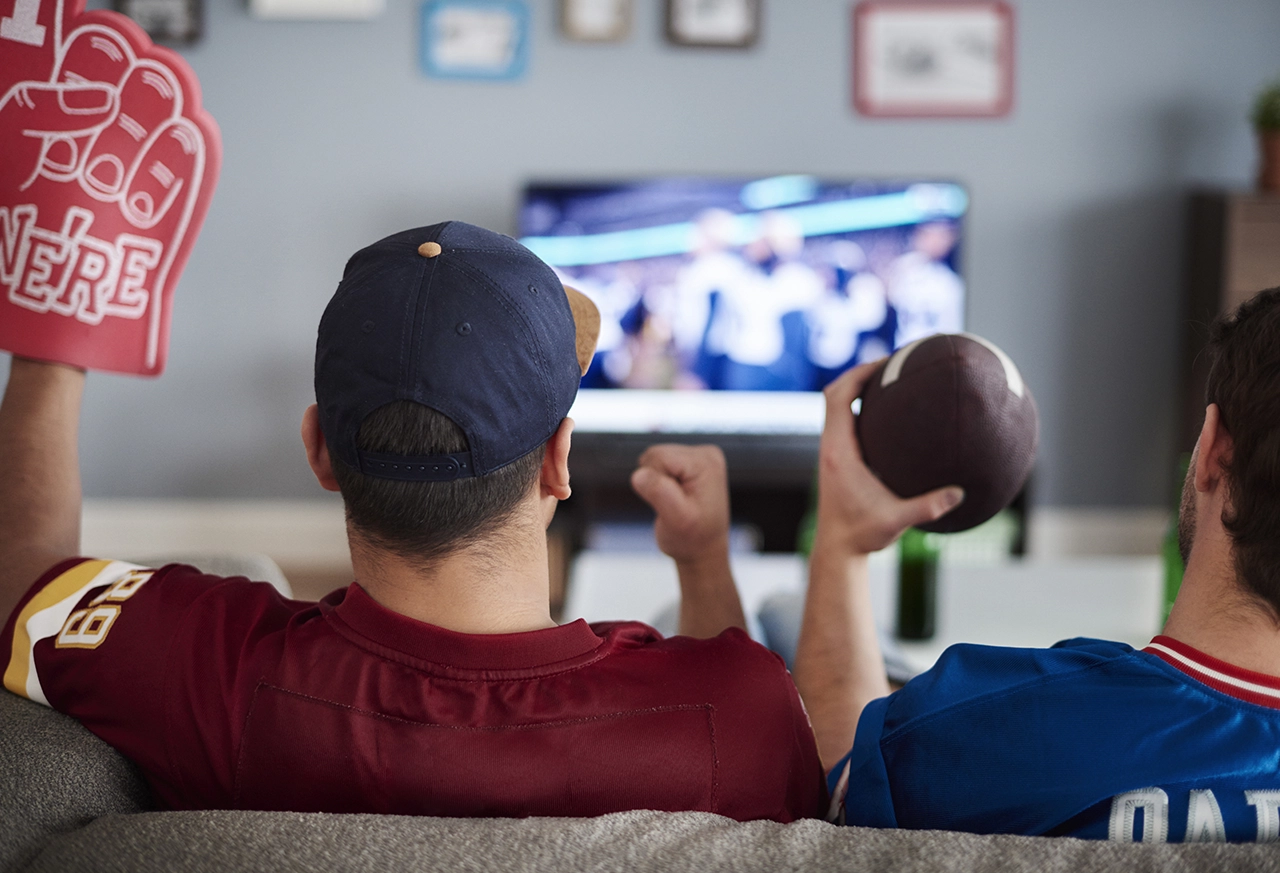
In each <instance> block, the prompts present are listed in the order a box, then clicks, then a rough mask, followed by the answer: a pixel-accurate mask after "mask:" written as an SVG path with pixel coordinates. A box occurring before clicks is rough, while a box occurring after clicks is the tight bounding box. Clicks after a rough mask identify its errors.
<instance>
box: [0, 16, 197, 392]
mask: <svg viewBox="0 0 1280 873" xmlns="http://www.w3.org/2000/svg"><path fill="white" fill-rule="evenodd" d="M6 7H7V8H6ZM4 13H7V14H4ZM0 70H3V73H2V74H0V86H2V87H3V88H4V91H3V95H2V96H0V154H3V155H4V158H3V161H2V162H0V255H2V257H0V348H3V349H7V350H9V351H11V352H14V353H15V354H20V355H24V356H27V357H32V358H38V359H43V360H53V361H61V362H64V363H69V364H74V365H76V366H79V367H87V368H93V369H103V370H114V371H119V372H128V373H140V374H148V375H155V374H158V373H159V372H160V370H161V369H162V368H163V366H164V360H165V356H166V352H167V346H168V332H169V319H170V313H171V305H170V304H171V300H172V295H173V289H174V287H175V286H176V284H177V280H178V276H179V274H180V272H181V269H182V266H183V265H184V263H185V262H186V259H187V255H188V254H189V252H190V250H191V246H192V244H193V243H194V241H195V237H196V233H197V231H198V230H199V227H200V224H201V222H202V221H203V219H204V214H205V212H206V211H207V209H208V205H209V200H210V197H211V196H212V193H213V186H214V182H215V181H216V178H217V170H218V164H219V157H220V148H219V139H218V131H217V127H216V126H215V124H214V123H213V120H212V119H211V118H210V117H209V116H208V114H207V113H205V112H204V111H203V110H202V109H201V107H200V99H199V86H198V84H197V83H196V80H195V77H194V75H193V74H192V73H191V71H190V69H189V68H188V67H187V65H186V63H185V61H183V60H182V59H181V58H180V57H179V56H178V55H176V54H174V53H173V52H170V51H168V50H166V49H160V48H156V47H155V46H153V45H151V42H150V40H149V39H147V37H146V35H145V34H144V33H143V32H142V31H141V30H140V29H139V28H138V27H137V26H136V25H134V24H133V23H132V22H131V21H129V20H128V19H127V18H125V17H124V16H121V15H117V14H115V13H112V12H105V11H95V12H88V13H85V12H83V0H71V2H68V0H0Z"/></svg>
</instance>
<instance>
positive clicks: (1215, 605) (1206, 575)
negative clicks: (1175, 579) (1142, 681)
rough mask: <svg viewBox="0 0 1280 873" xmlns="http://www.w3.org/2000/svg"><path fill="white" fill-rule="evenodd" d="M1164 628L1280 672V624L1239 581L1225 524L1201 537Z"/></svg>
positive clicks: (1240, 662)
mask: <svg viewBox="0 0 1280 873" xmlns="http://www.w3.org/2000/svg"><path fill="white" fill-rule="evenodd" d="M1163 633H1164V635H1165V636H1168V637H1172V638H1173V639H1175V640H1178V641H1179V642H1182V643H1186V644H1187V645H1188V646H1191V647H1192V648H1194V649H1197V650H1199V651H1201V652H1204V653H1205V654H1206V655H1209V656H1210V657H1213V658H1217V659H1218V660H1220V661H1226V662H1227V663H1228V664H1231V665H1233V666H1236V667H1241V668H1243V669H1245V670H1252V671H1253V672H1255V673H1263V674H1266V675H1268V676H1277V677H1280V629H1277V627H1276V624H1275V621H1274V619H1273V618H1272V615H1271V613H1270V611H1269V610H1268V609H1267V608H1266V607H1265V606H1264V605H1263V604H1262V603H1261V602H1260V601H1259V600H1258V599H1257V598H1256V597H1254V596H1253V595H1252V594H1250V593H1249V592H1247V591H1246V590H1245V589H1244V588H1243V587H1241V585H1240V583H1239V582H1238V581H1237V579H1236V572H1235V564H1234V560H1233V556H1232V552H1231V547H1230V542H1229V539H1228V538H1227V537H1226V534H1225V532H1223V531H1221V530H1220V529H1219V530H1218V531H1214V532H1212V533H1210V534H1209V535H1207V536H1203V537H1199V536H1198V537H1197V539H1196V544H1195V548H1193V549H1192V552H1191V557H1190V559H1189V560H1188V561H1187V568H1186V572H1185V573H1184V574H1183V577H1182V587H1181V588H1180V589H1179V591H1178V599H1177V602H1175V603H1174V606H1173V610H1172V611H1171V612H1170V613H1169V621H1168V622H1167V623H1166V624H1165V626H1164V631H1163Z"/></svg>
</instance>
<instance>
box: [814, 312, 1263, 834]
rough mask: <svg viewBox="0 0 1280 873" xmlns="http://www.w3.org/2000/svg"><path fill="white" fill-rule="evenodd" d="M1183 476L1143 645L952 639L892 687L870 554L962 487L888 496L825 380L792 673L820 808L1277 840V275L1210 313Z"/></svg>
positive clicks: (958, 825)
mask: <svg viewBox="0 0 1280 873" xmlns="http://www.w3.org/2000/svg"><path fill="white" fill-rule="evenodd" d="M1208 354H1209V355H1210V359H1211V362H1212V364H1211V370H1210V375H1209V379H1208V386H1207V392H1206V394H1207V409H1206V411H1205V417H1204V425H1203V427H1202V429H1201V431H1200V437H1199V440H1198V442H1197V444H1196V451H1195V454H1194V455H1193V459H1192V464H1191V470H1190V472H1189V474H1188V476H1187V480H1186V484H1185V487H1184V490H1183V498H1182V506H1181V511H1180V515H1179V533H1180V541H1181V546H1182V551H1183V557H1184V560H1185V562H1186V574H1185V576H1184V579H1183V583H1182V589H1181V591H1180V593H1179V595H1178V599H1177V602H1176V603H1175V604H1174V607H1173V611H1172V614H1171V615H1170V617H1169V621H1168V623H1167V624H1166V625H1165V627H1164V631H1163V633H1162V634H1161V635H1160V636H1157V637H1156V638H1155V639H1154V640H1152V641H1151V643H1150V644H1149V645H1148V646H1147V647H1146V648H1144V649H1142V650H1140V651H1139V650H1134V649H1132V648H1130V647H1129V646H1127V645H1124V644H1122V643H1113V642H1103V641H1099V640H1085V639H1075V640H1067V641H1065V642H1062V643H1059V644H1058V645H1056V646H1054V647H1053V648H1050V649H1010V648H996V647H990V646H975V645H959V646H953V647H951V648H950V649H948V650H947V651H946V653H944V654H943V656H942V657H941V659H939V661H938V663H937V664H936V665H935V666H934V668H933V669H932V670H930V671H929V672H927V673H925V674H923V675H922V676H920V677H918V678H916V679H914V680H913V681H911V682H910V683H908V684H907V685H906V686H905V687H904V688H902V689H901V690H899V691H897V692H895V693H893V694H890V693H889V687H888V685H887V684H886V682H885V676H884V669H883V665H882V663H881V660H880V652H879V649H878V645H877V642H876V633H875V627H874V625H873V623H872V618H871V608H870V598H869V595H868V590H867V555H868V554H869V553H871V552H873V551H876V550H878V549H881V548H884V547H885V546H887V545H889V544H890V543H892V542H893V540H894V539H896V538H897V536H898V535H899V534H900V533H901V532H902V530H903V529H905V528H906V527H907V526H908V525H912V524H918V523H921V522H924V521H927V520H929V519H932V518H936V517H938V516H940V515H942V514H943V513H944V512H946V511H947V510H948V509H949V508H950V507H951V506H953V505H955V503H957V502H959V500H961V499H963V495H962V494H961V493H960V491H959V490H958V489H954V488H952V489H941V490H939V491H936V492H932V493H930V494H926V495H922V496H920V497H917V498H915V499H913V500H905V501H904V500H899V499H897V498H896V497H895V496H894V495H893V494H891V493H890V492H889V491H888V490H887V489H885V487H884V486H883V485H881V484H880V483H879V482H878V481H877V480H876V479H875V477H874V476H873V475H872V474H871V472H870V471H869V470H868V469H867V468H866V466H865V465H864V464H863V462H862V459H861V457H860V454H859V451H858V446H857V443H856V441H855V438H854V421H853V413H852V412H851V410H850V404H851V403H852V401H853V399H854V398H855V397H856V396H857V395H858V393H859V392H860V391H861V388H862V385H863V383H864V382H865V381H866V379H867V377H868V375H869V373H870V372H871V370H870V369H868V368H866V367H861V368H857V369H854V370H851V371H849V372H848V373H846V374H845V375H844V376H842V377H841V378H840V379H839V380H837V381H836V382H834V383H832V385H831V386H830V387H829V388H828V389H827V423H826V428H825V431H824V433H823V436H822V447H821V451H820V458H821V460H820V465H821V466H820V469H821V474H820V480H819V496H818V528H817V535H816V539H815V542H814V548H813V557H812V563H811V569H810V582H809V591H808V595H807V601H806V604H805V613H804V620H803V624H802V628H801V634H800V641H799V645H798V649H797V653H796V669H795V677H796V682H797V684H798V685H799V687H800V691H801V695H802V697H803V699H804V701H805V704H806V705H807V707H808V710H809V714H810V716H811V718H812V721H813V726H814V731H815V734H816V736H817V740H818V748H819V752H820V754H821V756H822V761H823V765H824V767H826V768H827V769H828V780H829V785H830V788H831V790H832V795H833V800H832V817H833V818H836V819H837V820H839V821H843V822H846V823H848V824H857V825H870V826H876V827H906V828H937V829H945V830H960V831H972V832H976V833H1017V834H1033V835H1036V834H1042V835H1069V836H1076V837H1086V838H1094V839H1111V840H1117V841H1126V842H1127V841H1142V842H1148V843H1157V842H1165V841H1170V842H1177V841H1185V842H1220V841H1251V840H1257V841H1260V842H1261V841H1277V840H1280V289H1272V290H1270V291H1265V292H1262V293H1261V294H1259V295H1257V296H1256V297H1254V298H1253V299H1252V300H1250V301H1248V302H1246V303H1245V304H1244V305H1242V306H1241V307H1240V308H1239V310H1238V311H1237V312H1236V313H1235V314H1234V315H1232V316H1230V317H1228V318H1224V319H1221V320H1219V321H1218V323H1216V324H1215V325H1214V327H1213V330H1212V336H1211V340H1210V344H1209V348H1208Z"/></svg>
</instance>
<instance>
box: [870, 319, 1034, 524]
mask: <svg viewBox="0 0 1280 873" xmlns="http://www.w3.org/2000/svg"><path fill="white" fill-rule="evenodd" d="M857 429H858V442H859V443H860V444H861V446H862V454H863V458H864V459H865V460H866V463H867V466H868V467H869V468H870V469H871V471H872V472H873V473H875V474H876V476H877V477H878V478H879V479H880V481H881V482H883V483H884V484H885V485H887V486H888V487H889V489H890V490H892V491H893V492H894V493H896V494H897V495H898V496H899V497H903V498H906V497H914V496H916V495H917V494H923V493H924V492H926V491H932V490H933V489H935V488H941V487H943V486H946V485H959V486H960V487H962V488H963V489H964V494H965V496H964V502H963V503H961V504H960V505H959V506H958V507H957V508H956V509H954V510H952V511H951V512H949V513H947V514H946V515H944V516H942V517H941V518H939V519H938V520H937V521H934V522H931V523H929V524H923V525H920V527H921V528H923V529H924V530H929V531H935V532H937V533H952V532H954V531H961V530H967V529H969V528H971V527H974V526H976V525H979V524H981V523H982V522H984V521H986V520H987V519H989V518H991V517H992V516H993V515H995V514H996V513H997V512H999V511H1000V510H1001V509H1003V508H1004V507H1006V506H1007V505H1008V504H1009V501H1010V500H1012V499H1013V498H1014V497H1015V496H1016V495H1017V493H1018V491H1019V490H1021V488H1022V486H1023V485H1024V484H1025V483H1026V481H1027V476H1028V475H1030V473H1031V466H1032V463H1033V462H1034V461H1035V455H1036V445H1037V443H1038V442H1039V437H1040V419H1039V415H1038V414H1037V412H1036V403H1035V400H1034V399H1033V398H1032V397H1031V391H1030V389H1029V388H1028V387H1027V385H1026V383H1025V382H1023V380H1022V375H1021V374H1020V373H1019V372H1018V368H1017V367H1016V366H1015V365H1014V363H1013V361H1012V360H1010V359H1009V356H1008V355H1006V354H1005V353H1004V352H1002V351H1001V350H1000V349H999V348H997V347H996V346H995V345H994V344H992V343H990V342H988V341H987V340H984V339H982V338H981V337H977V336H973V335H972V334H939V335H936V336H931V337H927V338H925V339H922V340H917V341H916V342H913V343H911V344H909V345H906V346H903V347H902V348H901V349H899V350H898V351H897V352H895V353H894V354H893V356H892V357H890V358H889V359H888V360H887V361H885V363H884V366H883V367H882V368H881V369H880V371H879V372H877V373H876V374H875V375H874V376H873V377H872V378H871V380H870V381H869V382H868V383H867V387H866V389H865V390H864V391H863V393H862V411H861V412H860V414H859V415H858V420H857Z"/></svg>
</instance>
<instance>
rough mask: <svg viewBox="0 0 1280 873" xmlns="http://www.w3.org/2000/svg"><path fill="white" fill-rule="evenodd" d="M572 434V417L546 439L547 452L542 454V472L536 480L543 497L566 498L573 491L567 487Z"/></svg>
mask: <svg viewBox="0 0 1280 873" xmlns="http://www.w3.org/2000/svg"><path fill="white" fill-rule="evenodd" d="M572 434H573V419H572V418H566V419H564V420H563V421H561V422H560V426H559V427H558V428H556V432H555V433H553V434H552V435H551V439H549V440H547V452H546V454H545V455H543V456H542V472H541V473H540V475H539V480H538V481H539V484H540V485H541V490H542V494H543V496H544V497H554V498H556V499H557V500H567V499H568V498H569V495H570V494H571V493H573V492H572V491H571V490H570V488H569V441H570V436H571V435H572Z"/></svg>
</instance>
